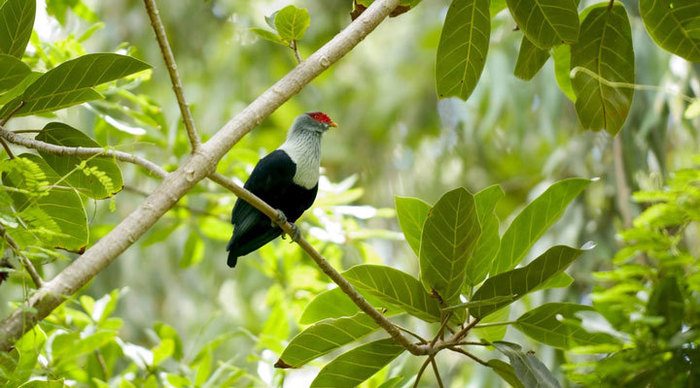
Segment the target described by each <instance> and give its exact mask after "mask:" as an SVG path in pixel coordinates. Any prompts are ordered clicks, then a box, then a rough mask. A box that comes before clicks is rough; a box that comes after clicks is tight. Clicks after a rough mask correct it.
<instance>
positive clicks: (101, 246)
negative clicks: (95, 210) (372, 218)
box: [0, 0, 417, 351]
mask: <svg viewBox="0 0 700 388" xmlns="http://www.w3.org/2000/svg"><path fill="white" fill-rule="evenodd" d="M398 2H399V0H378V1H375V2H374V3H373V4H372V5H371V6H370V7H369V8H367V10H366V11H365V12H363V14H362V15H360V17H358V18H357V19H356V20H355V21H354V22H352V23H351V24H350V25H349V26H348V27H347V28H345V29H344V30H343V31H341V32H340V33H339V34H338V35H336V36H335V37H334V38H333V39H332V40H331V41H330V42H328V43H326V44H325V45H324V46H323V47H321V48H320V49H319V50H318V51H316V52H315V53H314V54H312V55H311V56H310V57H309V58H308V59H307V60H305V61H304V62H303V63H301V64H300V65H299V66H297V67H296V68H294V69H293V70H292V71H291V72H290V73H288V74H287V75H286V76H285V77H284V78H282V79H281V80H279V81H278V82H277V83H275V84H274V85H273V86H272V87H270V88H269V89H268V90H266V91H265V92H264V93H263V94H261V95H260V96H259V97H258V98H256V99H255V100H254V101H253V102H252V103H251V104H250V105H248V106H247V107H246V108H245V109H244V110H243V111H241V112H240V113H239V114H237V115H236V116H235V117H234V118H233V119H232V120H230V121H229V122H227V123H226V124H225V125H224V126H223V127H222V128H221V129H220V130H219V131H218V132H217V133H216V134H215V135H214V137H212V138H211V140H209V141H208V142H206V143H204V144H202V146H201V147H199V149H197V150H196V151H195V152H194V153H193V154H192V156H191V158H190V159H189V160H188V161H187V162H185V163H184V164H183V165H182V166H181V167H180V168H178V170H177V171H175V172H173V173H171V174H169V175H168V176H167V179H165V180H164V181H163V183H161V184H160V185H159V186H158V188H156V190H155V191H154V192H153V194H151V195H150V196H149V197H148V198H146V199H145V200H144V202H143V203H142V204H141V205H140V206H139V207H138V208H137V209H136V210H134V211H133V212H132V213H131V214H129V215H128V216H127V217H126V218H125V219H124V220H122V222H120V223H119V224H118V225H117V226H116V227H115V228H114V229H113V230H112V231H111V232H110V233H108V234H107V235H106V236H105V237H103V238H102V239H100V240H99V241H98V242H97V243H95V245H93V246H92V247H90V248H89V249H88V250H87V251H86V252H85V253H84V254H83V255H82V256H80V257H79V258H77V259H76V260H75V261H73V263H71V265H69V266H68V267H66V268H65V269H64V270H63V271H62V272H61V273H59V274H58V275H57V276H56V277H55V278H53V279H51V280H50V281H48V282H44V284H43V286H42V287H41V288H40V289H39V290H37V292H36V293H35V294H34V295H32V296H31V297H30V298H29V300H28V301H27V307H28V308H22V309H16V310H15V311H14V312H13V313H12V314H10V316H9V317H7V318H6V319H5V320H3V321H2V322H0V350H5V351H6V350H9V349H10V348H11V347H12V345H13V344H14V342H15V341H16V340H17V339H19V338H20V337H21V336H22V335H23V334H24V333H26V332H28V331H30V330H31V329H32V328H33V327H34V325H36V323H37V322H39V321H40V320H41V319H43V318H45V317H46V316H47V315H49V314H50V313H51V311H53V309H55V308H56V307H58V306H59V305H60V304H61V303H63V301H64V300H65V298H66V297H67V296H70V295H72V294H74V293H75V292H76V291H77V290H79V289H80V288H81V287H82V286H84V285H85V284H86V283H87V282H88V281H90V280H91V279H92V278H93V277H94V276H96V275H97V274H98V273H99V272H100V271H102V270H103V269H104V268H105V267H107V266H108V265H109V264H110V263H111V262H112V261H113V260H114V259H115V258H116V257H117V256H119V255H120V254H121V253H122V252H124V251H125V250H126V249H127V248H128V247H130V246H131V245H132V244H134V242H136V240H137V239H138V238H140V237H141V236H142V235H143V234H144V233H145V232H146V231H147V230H148V229H150V228H151V227H152V226H153V224H155V222H156V221H157V220H158V219H159V218H160V217H161V216H162V215H163V214H165V212H167V211H168V210H169V209H170V208H172V207H173V206H174V205H175V203H176V202H177V201H178V200H179V199H180V198H181V197H182V196H183V195H185V194H186V193H187V192H188V191H189V190H190V189H191V188H192V187H193V186H194V185H195V184H197V182H199V181H200V180H202V179H203V178H204V177H206V176H208V175H210V174H212V173H214V170H215V167H216V163H217V162H218V161H219V160H220V159H221V158H222V157H223V156H224V154H225V153H226V152H228V150H229V149H230V148H231V147H232V146H233V145H234V144H236V143H237V142H238V141H239V140H240V139H241V138H242V137H243V136H245V135H246V134H247V133H248V132H250V131H251V130H252V129H253V128H254V127H255V126H257V125H258V124H259V123H260V122H261V121H262V120H263V119H264V118H265V117H267V116H268V115H270V113H272V112H273V111H274V110H275V109H277V108H278V107H279V106H281V105H282V104H283V103H284V102H285V101H287V100H288V99H289V98H291V97H292V96H293V95H295V94H296V93H298V92H299V91H300V90H301V89H302V88H303V87H304V86H305V85H306V84H308V83H309V82H311V81H312V80H313V79H314V78H315V77H316V76H318V75H319V74H321V73H322V72H323V71H325V70H326V69H327V68H328V67H329V66H330V65H331V64H333V63H335V62H336V61H338V60H339V59H340V58H342V57H343V56H344V55H345V54H347V53H348V52H349V51H350V50H352V48H353V47H355V46H356V45H357V44H358V43H360V41H362V39H364V38H365V37H366V36H367V35H368V34H369V33H370V32H371V31H373V30H374V28H376V27H377V26H378V25H379V23H381V22H382V21H383V20H384V19H385V18H386V17H387V16H388V15H389V13H390V12H391V11H392V10H393V9H394V8H396V6H397V5H398ZM286 226H287V227H288V226H289V225H286ZM301 242H304V240H301V241H300V243H301ZM306 245H308V243H306ZM302 248H304V249H307V248H310V249H313V247H311V246H310V245H308V247H305V246H304V245H302ZM319 256H320V255H319ZM336 273H337V272H336ZM338 276H340V275H338ZM370 307H371V306H370ZM372 310H373V311H374V312H375V313H377V314H379V313H378V312H377V311H376V310H374V309H373V308H372ZM379 315H380V316H381V317H382V318H384V316H383V315H381V314H379ZM392 327H393V328H394V329H395V330H396V332H397V333H398V337H401V338H404V340H406V339H405V337H403V336H402V335H401V333H400V332H399V331H398V329H397V328H396V327H395V326H393V325H392ZM392 336H393V335H392ZM406 341H408V340H406ZM408 342H409V345H413V346H417V345H415V344H411V343H410V341H408ZM400 343H401V342H400ZM402 345H403V343H402ZM409 350H410V349H409Z"/></svg>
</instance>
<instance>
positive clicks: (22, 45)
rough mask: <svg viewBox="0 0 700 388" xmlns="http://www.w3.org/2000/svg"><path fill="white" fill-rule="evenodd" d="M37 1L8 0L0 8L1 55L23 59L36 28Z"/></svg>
mask: <svg viewBox="0 0 700 388" xmlns="http://www.w3.org/2000/svg"><path fill="white" fill-rule="evenodd" d="M35 14H36V1H34V0H7V1H5V4H3V5H2V7H0V26H2V28H0V54H8V55H12V56H13V57H17V58H21V57H22V54H24V50H25V49H26V48H27V43H29V37H30V36H31V35H32V28H33V27H34V15H35Z"/></svg>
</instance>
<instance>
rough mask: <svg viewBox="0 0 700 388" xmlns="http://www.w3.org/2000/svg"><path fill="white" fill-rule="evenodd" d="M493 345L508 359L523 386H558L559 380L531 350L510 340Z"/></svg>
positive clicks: (536, 387) (549, 387)
mask: <svg viewBox="0 0 700 388" xmlns="http://www.w3.org/2000/svg"><path fill="white" fill-rule="evenodd" d="M493 346H494V347H495V348H496V349H498V351H500V352H501V353H503V354H505V355H506V357H508V359H509V360H510V364H511V365H512V366H513V369H514V370H515V375H516V376H517V377H518V380H520V382H521V383H522V384H523V386H524V387H525V388H558V387H560V385H559V382H558V381H557V379H556V378H555V377H554V375H553V374H552V372H551V371H550V370H549V369H547V367H546V366H545V365H544V364H543V363H542V361H540V360H538V359H537V357H535V354H534V353H532V352H527V353H525V352H523V350H522V347H520V345H518V344H513V343H510V342H502V341H498V342H494V343H493Z"/></svg>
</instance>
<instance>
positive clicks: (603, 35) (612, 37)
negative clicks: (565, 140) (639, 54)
mask: <svg viewBox="0 0 700 388" xmlns="http://www.w3.org/2000/svg"><path fill="white" fill-rule="evenodd" d="M594 7H595V8H593V9H591V11H590V12H589V13H588V15H587V16H586V18H585V19H583V22H582V23H581V39H579V41H578V43H576V44H574V45H572V46H571V69H572V74H573V75H574V77H573V80H572V85H573V89H574V93H576V104H575V105H576V114H577V116H578V118H579V121H580V122H581V125H582V126H583V127H584V128H585V129H592V130H595V131H598V130H601V129H605V130H606V131H607V132H608V133H610V134H611V135H615V134H616V133H617V132H618V131H619V130H620V129H621V128H622V125H623V124H624V123H625V119H626V118H627V114H628V113H629V110H630V106H631V105H632V96H633V95H634V89H632V88H631V87H630V85H632V84H633V83H634V49H633V48H632V33H631V30H630V22H629V19H628V17H627V12H626V11H625V7H624V6H623V5H622V4H621V3H619V2H615V4H614V5H613V7H612V8H609V7H608V4H607V3H605V4H598V5H595V6H594Z"/></svg>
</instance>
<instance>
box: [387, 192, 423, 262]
mask: <svg viewBox="0 0 700 388" xmlns="http://www.w3.org/2000/svg"><path fill="white" fill-rule="evenodd" d="M394 201H395V202H396V216H397V218H398V219H399V226H401V230H402V231H403V235H404V236H405V237H406V242H408V245H409V246H410V247H411V248H412V249H413V252H415V253H416V256H418V254H419V253H420V237H421V234H422V233H423V224H425V219H426V218H428V212H429V211H430V208H431V206H430V205H429V204H427V203H425V202H423V201H422V200H420V199H418V198H412V197H395V198H394Z"/></svg>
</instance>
